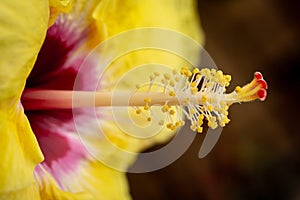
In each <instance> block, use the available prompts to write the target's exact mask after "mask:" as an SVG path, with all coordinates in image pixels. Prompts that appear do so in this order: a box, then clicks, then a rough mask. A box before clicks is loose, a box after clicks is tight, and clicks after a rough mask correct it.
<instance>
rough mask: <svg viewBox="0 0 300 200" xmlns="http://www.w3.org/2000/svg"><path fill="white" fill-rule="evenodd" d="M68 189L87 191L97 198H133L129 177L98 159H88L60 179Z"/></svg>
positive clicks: (99, 199)
mask: <svg viewBox="0 0 300 200" xmlns="http://www.w3.org/2000/svg"><path fill="white" fill-rule="evenodd" d="M60 182H61V184H62V185H63V187H64V188H66V189H67V190H68V191H72V192H80V191H85V192H86V193H88V194H90V195H91V196H92V197H93V198H92V199H93V200H94V199H97V200H107V199H108V200H129V199H131V197H130V193H129V187H128V183H127V177H126V174H125V173H124V172H119V171H116V170H114V169H112V168H109V167H107V166H106V165H103V164H102V163H100V162H98V161H87V162H86V163H84V164H83V165H82V168H79V169H78V170H76V171H74V173H73V174H69V175H66V177H62V179H61V180H60Z"/></svg>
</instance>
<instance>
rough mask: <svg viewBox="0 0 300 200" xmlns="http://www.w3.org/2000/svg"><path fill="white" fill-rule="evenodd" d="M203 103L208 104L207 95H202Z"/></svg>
mask: <svg viewBox="0 0 300 200" xmlns="http://www.w3.org/2000/svg"><path fill="white" fill-rule="evenodd" d="M201 101H202V102H203V103H205V102H207V96H206V95H205V94H204V95H202V98H201Z"/></svg>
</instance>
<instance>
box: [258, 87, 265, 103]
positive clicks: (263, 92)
mask: <svg viewBox="0 0 300 200" xmlns="http://www.w3.org/2000/svg"><path fill="white" fill-rule="evenodd" d="M257 95H258V97H259V99H260V100H261V101H264V100H265V99H266V97H267V91H266V90H265V89H264V88H262V89H260V90H258V92H257Z"/></svg>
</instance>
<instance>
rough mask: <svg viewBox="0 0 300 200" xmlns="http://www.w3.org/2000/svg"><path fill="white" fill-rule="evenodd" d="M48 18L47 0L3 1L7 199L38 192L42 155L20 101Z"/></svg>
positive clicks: (0, 64)
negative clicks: (36, 180)
mask: <svg viewBox="0 0 300 200" xmlns="http://www.w3.org/2000/svg"><path fill="white" fill-rule="evenodd" d="M48 18H49V5H48V1H41V0H32V1H19V0H4V1H1V4H0V33H1V34H0V52H1V54H0V130H1V134H0V145H1V150H0V155H1V162H0V194H1V195H4V196H5V195H7V196H6V197H7V199H9V198H11V199H15V197H16V196H18V195H19V196H20V195H21V194H13V193H12V192H14V191H18V192H20V193H22V192H23V193H24V194H25V193H26V194H27V193H31V192H34V191H36V190H35V189H33V188H32V187H33V186H32V185H33V184H34V177H33V169H34V167H35V165H36V164H37V163H39V162H41V161H42V159H43V156H42V154H41V151H40V149H39V146H38V144H37V141H36V139H35V137H34V134H33V132H32V131H31V128H30V125H29V123H28V120H27V118H26V116H25V115H24V113H23V109H22V108H21V106H18V103H19V99H20V96H21V93H22V91H23V88H24V85H25V81H26V78H27V76H28V74H29V73H30V71H31V69H32V67H33V64H34V62H35V60H36V57H37V54H38V51H39V49H40V47H41V44H42V42H43V40H44V37H45V33H46V29H47V25H48ZM30 191H31V192H30ZM1 195H0V197H1V198H2V196H1ZM34 195H35V196H38V195H37V194H32V195H31V196H32V197H33V198H34ZM3 198H4V197H3ZM24 199H26V196H24Z"/></svg>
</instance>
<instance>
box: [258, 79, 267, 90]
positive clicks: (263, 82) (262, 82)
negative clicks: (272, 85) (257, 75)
mask: <svg viewBox="0 0 300 200" xmlns="http://www.w3.org/2000/svg"><path fill="white" fill-rule="evenodd" d="M258 83H259V84H261V87H262V88H264V89H268V84H267V82H266V81H265V80H264V79H260V80H258Z"/></svg>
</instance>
